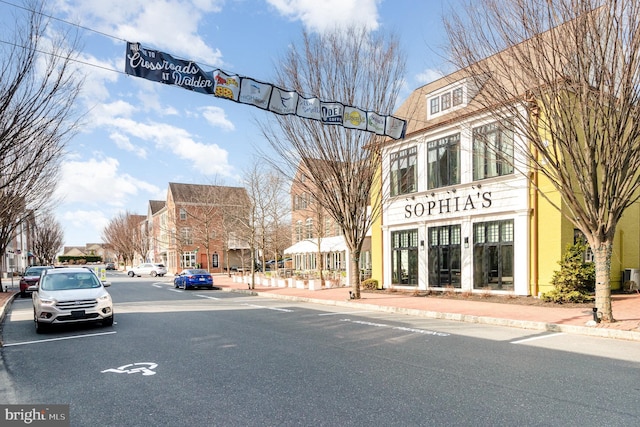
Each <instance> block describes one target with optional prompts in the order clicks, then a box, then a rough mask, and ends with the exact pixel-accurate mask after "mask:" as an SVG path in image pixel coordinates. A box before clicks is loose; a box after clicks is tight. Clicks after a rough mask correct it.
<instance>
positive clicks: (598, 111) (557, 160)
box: [446, 0, 640, 321]
mask: <svg viewBox="0 0 640 427" xmlns="http://www.w3.org/2000/svg"><path fill="white" fill-rule="evenodd" d="M466 11H467V12H468V13H466V14H454V15H452V17H451V18H450V19H449V20H448V21H447V22H446V25H447V33H448V35H449V40H450V46H451V52H450V57H451V58H452V60H453V61H454V62H455V64H456V65H457V66H458V67H460V68H462V69H463V72H464V74H463V76H462V77H466V78H469V79H472V81H475V82H476V83H477V84H478V85H480V86H478V87H482V88H483V89H482V91H481V94H480V96H478V97H477V98H476V100H477V102H478V103H479V104H480V105H481V106H482V107H484V108H486V109H487V111H490V112H492V114H493V115H494V116H495V117H496V118H498V119H499V120H503V123H505V121H508V122H509V123H510V124H512V126H513V127H514V130H515V131H517V132H519V133H520V134H522V135H524V136H525V137H526V139H527V141H526V142H527V144H528V146H525V147H520V148H524V149H522V150H520V152H519V153H514V158H518V157H519V155H520V156H522V157H521V158H523V159H524V162H523V164H521V165H516V167H518V166H520V167H522V169H524V170H527V169H526V168H531V170H533V173H532V174H531V175H529V176H530V177H531V179H532V180H533V185H534V186H536V185H537V184H538V183H537V179H538V176H540V179H542V177H544V178H546V179H547V180H548V181H549V182H550V183H551V184H552V185H553V187H554V188H555V190H557V192H558V194H559V195H560V196H561V199H562V201H561V203H554V201H553V200H551V199H550V198H548V197H547V200H548V201H549V203H552V204H554V206H556V207H557V208H558V209H559V210H560V211H561V212H562V213H563V214H564V215H565V216H566V218H567V219H568V220H569V221H571V222H572V223H573V224H574V226H575V227H576V228H577V229H579V230H580V231H582V233H584V235H585V236H586V239H587V241H588V242H589V245H590V246H591V249H592V251H593V253H594V257H595V267H596V307H597V308H598V310H599V311H600V312H601V313H602V316H603V320H604V321H613V320H614V318H613V313H612V309H611V282H610V279H611V271H610V261H611V255H612V245H613V241H614V236H615V231H616V226H617V224H618V222H619V221H620V218H621V217H622V215H623V213H624V212H625V210H626V209H627V208H628V207H629V206H630V205H632V204H633V203H635V202H636V201H637V200H638V197H639V194H640V192H639V191H638V190H639V189H640V126H639V123H638V117H640V115H639V113H640V102H639V101H640V91H639V90H638V89H639V88H640V73H639V72H638V70H639V69H640V56H639V55H638V52H640V3H639V2H638V1H636V0H619V1H618V0H579V1H576V0H557V1H546V0H508V1H500V0H480V1H474V2H473V4H471V3H470V4H469V7H468V8H467V9H466ZM517 148H518V147H516V149H517ZM543 197H546V196H545V195H544V194H543Z"/></svg>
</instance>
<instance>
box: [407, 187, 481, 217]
mask: <svg viewBox="0 0 640 427" xmlns="http://www.w3.org/2000/svg"><path fill="white" fill-rule="evenodd" d="M490 207H491V192H490V191H485V192H484V193H480V192H478V193H476V194H469V195H467V196H466V197H465V196H453V197H447V198H444V199H438V200H429V201H426V202H418V203H414V204H408V205H405V207H404V217H405V218H414V217H415V218H420V217H422V216H425V215H426V216H430V215H442V214H448V213H455V212H465V211H473V210H476V209H486V208H490Z"/></svg>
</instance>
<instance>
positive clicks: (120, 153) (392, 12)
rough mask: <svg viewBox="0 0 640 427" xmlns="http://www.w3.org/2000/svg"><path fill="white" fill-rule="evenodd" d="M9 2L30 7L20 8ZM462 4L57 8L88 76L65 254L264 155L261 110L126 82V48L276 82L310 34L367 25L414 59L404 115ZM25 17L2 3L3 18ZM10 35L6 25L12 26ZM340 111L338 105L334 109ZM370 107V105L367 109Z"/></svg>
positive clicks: (68, 196) (67, 164)
mask: <svg viewBox="0 0 640 427" xmlns="http://www.w3.org/2000/svg"><path fill="white" fill-rule="evenodd" d="M8 3H16V4H21V3H20V0H8ZM457 3H459V0H193V1H181V0H108V1H104V0H49V1H47V2H46V4H47V7H49V8H50V9H49V10H48V13H50V14H51V15H52V16H54V17H56V18H59V19H61V20H64V21H68V22H73V23H76V24H78V25H79V26H81V27H85V28H89V29H91V30H95V31H89V30H84V29H82V28H79V27H72V26H69V25H67V24H64V23H60V22H57V23H56V24H55V27H57V28H65V27H66V29H76V30H78V31H79V34H80V35H81V38H82V44H83V47H82V52H81V59H82V61H84V62H87V63H90V64H95V65H97V66H96V67H91V66H87V65H82V64H78V70H79V72H81V73H83V74H86V82H85V86H84V90H83V93H82V96H81V97H80V99H79V100H78V107H77V108H78V110H79V111H80V112H82V113H83V114H86V116H85V120H84V124H83V126H82V128H81V131H80V132H79V134H78V135H76V136H74V138H73V139H72V140H71V141H70V142H69V144H68V154H67V156H66V157H65V159H64V162H63V163H62V174H61V179H60V182H59V183H58V186H57V189H56V196H57V197H59V198H60V199H61V200H62V201H61V203H59V204H57V207H56V209H55V215H56V219H57V220H58V221H59V222H60V223H61V224H62V226H63V228H64V233H65V245H67V246H70V245H84V244H86V243H94V242H101V241H102V239H101V234H102V229H103V228H104V226H105V225H106V224H107V223H108V221H109V219H110V218H113V217H114V216H115V215H117V214H118V213H119V212H122V211H124V210H128V211H130V212H133V213H137V214H146V213H147V206H148V201H149V200H164V199H165V198H166V190H167V184H168V183H169V182H184V183H198V184H207V183H213V182H215V183H218V184H225V185H233V186H237V185H242V184H241V176H242V174H243V171H244V170H246V169H247V168H248V167H249V166H251V164H252V163H253V162H254V161H255V160H256V155H255V154H254V153H256V152H257V150H258V148H257V147H265V146H266V144H267V143H266V141H265V140H264V139H263V137H262V136H261V135H260V132H259V130H258V128H257V126H256V124H255V121H256V120H264V119H266V115H269V114H272V113H269V112H267V111H262V110H260V109H257V108H255V107H252V106H249V105H243V104H236V103H234V102H231V101H227V100H224V99H220V98H215V97H212V96H205V95H201V94H198V93H194V92H190V91H187V90H184V89H181V88H178V87H172V86H166V85H162V84H159V83H154V82H150V81H146V80H144V79H141V78H137V77H132V76H127V75H125V74H124V73H123V71H124V59H125V48H126V43H125V40H126V41H131V42H140V43H141V44H142V45H143V46H144V47H147V48H151V49H156V50H160V51H163V52H166V53H169V54H171V55H173V56H174V57H179V58H182V59H189V60H194V61H196V62H197V63H198V64H200V65H202V66H203V68H205V69H210V68H209V67H212V68H213V67H215V68H221V69H223V70H225V71H229V72H234V73H238V74H240V75H243V76H247V77H252V78H255V79H257V80H261V81H264V82H272V81H273V76H274V75H275V67H276V65H277V63H278V59H279V58H281V57H282V56H283V54H284V53H285V50H286V49H287V46H288V45H289V44H291V43H296V42H297V41H299V39H300V34H301V32H302V30H303V29H305V28H306V29H307V30H308V31H311V32H322V31H324V30H326V29H327V28H329V27H331V26H333V25H334V24H338V25H340V24H351V23H360V24H366V25H367V26H368V27H369V28H371V29H372V31H376V30H385V31H394V32H396V33H397V34H398V36H399V37H400V41H401V44H402V47H403V49H404V51H405V52H406V54H407V58H408V63H407V76H406V83H405V86H404V88H405V89H404V90H403V92H402V93H401V97H400V99H399V100H398V103H397V105H399V104H400V103H401V102H402V101H403V100H404V98H406V97H407V96H408V95H409V93H410V92H411V91H412V90H413V89H415V88H417V87H419V86H422V85H423V84H425V83H428V82H430V81H432V80H434V79H435V78H437V77H438V76H440V75H442V73H443V72H444V71H446V70H447V67H448V65H447V64H446V61H445V60H444V59H443V58H442V55H443V51H442V47H443V45H444V42H445V37H444V28H443V25H442V15H443V13H446V12H447V11H448V10H449V9H450V8H451V7H452V6H453V5H454V4H457ZM14 12H19V10H18V9H16V8H15V7H13V6H11V5H10V4H7V3H2V2H0V16H5V17H6V16H9V14H10V13H14ZM3 25H4V24H3ZM336 101H339V100H336ZM363 107H366V106H363Z"/></svg>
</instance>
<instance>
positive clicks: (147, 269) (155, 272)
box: [127, 262, 167, 277]
mask: <svg viewBox="0 0 640 427" xmlns="http://www.w3.org/2000/svg"><path fill="white" fill-rule="evenodd" d="M127 274H128V275H129V276H131V277H134V276H138V277H140V276H147V275H151V276H152V277H156V276H160V277H162V276H164V275H165V274H167V267H165V266H164V264H155V263H151V262H145V263H143V264H140V265H139V266H137V267H133V268H132V269H131V270H129V272H128V273H127Z"/></svg>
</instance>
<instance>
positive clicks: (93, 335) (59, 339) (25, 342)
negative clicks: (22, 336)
mask: <svg viewBox="0 0 640 427" xmlns="http://www.w3.org/2000/svg"><path fill="white" fill-rule="evenodd" d="M115 333H116V331H112V332H100V333H97V334H85V335H73V336H71V337H60V338H49V339H46V340H35V341H23V342H15V343H11V344H4V345H3V347H14V346H17V345H27V344H39V343H41V342H51V341H63V340H72V339H74V338H87V337H97V336H100V335H111V334H115Z"/></svg>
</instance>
